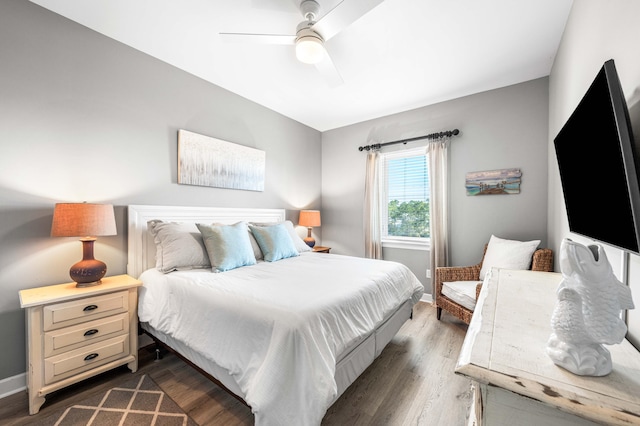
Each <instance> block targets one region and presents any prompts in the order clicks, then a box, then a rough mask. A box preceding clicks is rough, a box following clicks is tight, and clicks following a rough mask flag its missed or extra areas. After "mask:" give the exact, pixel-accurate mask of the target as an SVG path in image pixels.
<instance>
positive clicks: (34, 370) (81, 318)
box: [20, 275, 142, 414]
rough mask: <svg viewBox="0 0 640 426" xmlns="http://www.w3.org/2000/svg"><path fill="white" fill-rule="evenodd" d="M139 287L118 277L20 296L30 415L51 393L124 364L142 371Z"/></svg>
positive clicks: (39, 290) (65, 285) (133, 369)
mask: <svg viewBox="0 0 640 426" xmlns="http://www.w3.org/2000/svg"><path fill="white" fill-rule="evenodd" d="M140 285H142V283H141V282H140V281H138V280H136V279H135V278H132V277H130V276H129V275H117V276H113V277H105V278H103V279H102V284H100V285H98V286H95V287H85V288H77V287H76V283H75V282H72V283H66V284H59V285H52V286H47V287H38V288H31V289H26V290H21V291H20V306H21V307H22V308H25V309H26V311H25V314H26V328H27V363H28V364H27V388H28V392H29V414H36V413H37V412H38V411H39V410H40V407H41V406H42V404H44V402H45V396H46V395H48V394H50V393H51V392H54V391H57V390H59V389H62V388H64V387H66V386H69V385H71V384H73V383H77V382H79V381H81V380H84V379H87V378H89V377H92V376H95V375H96V374H99V373H102V372H105V371H107V370H111V369H112V368H115V367H119V366H121V365H124V364H127V367H129V369H130V370H131V371H132V372H135V371H136V370H137V369H138V333H137V330H138V312H137V308H138V287H139V286H140Z"/></svg>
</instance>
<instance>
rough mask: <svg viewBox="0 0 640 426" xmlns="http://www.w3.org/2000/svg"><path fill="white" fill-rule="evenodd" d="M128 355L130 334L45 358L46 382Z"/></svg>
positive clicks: (55, 380) (49, 382)
mask: <svg viewBox="0 0 640 426" xmlns="http://www.w3.org/2000/svg"><path fill="white" fill-rule="evenodd" d="M127 355H129V335H128V334H126V335H123V336H118V337H114V338H113V339H109V340H105V341H104V342H99V343H95V344H93V345H90V346H85V347H83V348H80V349H76V350H73V351H70V352H65V353H63V354H60V355H57V356H53V357H49V358H45V360H44V383H45V384H47V385H48V384H51V383H54V382H57V381H58V380H62V379H64V378H67V377H71V376H73V375H76V374H78V373H81V372H83V371H87V370H90V369H92V368H96V367H98V366H100V365H102V364H106V363H108V362H111V361H115V360H117V359H118V358H122V357H125V356H127Z"/></svg>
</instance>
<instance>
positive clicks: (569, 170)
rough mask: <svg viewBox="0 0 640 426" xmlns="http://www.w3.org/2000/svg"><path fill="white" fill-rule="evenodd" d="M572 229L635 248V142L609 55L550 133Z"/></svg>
mask: <svg viewBox="0 0 640 426" xmlns="http://www.w3.org/2000/svg"><path fill="white" fill-rule="evenodd" d="M554 145H555V150H556V158H557V160H558V168H559V169H560V180H561V182H562V190H563V193H564V200H565V204H566V207H567V216H568V219H569V229H570V230H571V232H574V233H576V234H580V235H583V236H585V237H588V238H591V239H594V240H598V241H599V242H602V243H605V244H610V245H612V246H615V247H618V248H621V249H624V250H627V251H630V252H633V253H639V251H640V243H639V241H640V234H639V233H638V225H639V224H640V221H639V216H640V190H639V182H638V175H637V171H638V170H639V169H640V168H639V167H638V157H637V148H636V145H635V141H634V139H633V131H632V124H631V121H630V119H629V111H628V109H627V103H626V100H625V98H624V94H623V92H622V87H621V85H620V80H619V79H618V74H617V71H616V68H615V64H614V61H613V60H608V61H607V62H605V63H604V65H603V66H602V69H601V70H600V72H598V75H597V76H596V78H595V80H594V81H593V83H592V84H591V86H590V87H589V90H588V91H587V93H586V94H585V95H584V97H583V98H582V100H581V101H580V103H579V104H578V106H577V107H576V109H575V111H574V112H573V113H572V114H571V116H570V117H569V119H568V120H567V122H566V123H565V125H564V127H563V128H562V130H560V132H559V133H558V135H557V136H556V138H555V139H554Z"/></svg>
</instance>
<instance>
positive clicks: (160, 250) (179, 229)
mask: <svg viewBox="0 0 640 426" xmlns="http://www.w3.org/2000/svg"><path fill="white" fill-rule="evenodd" d="M147 229H148V230H149V233H150V234H151V236H152V237H153V241H154V242H155V243H156V269H158V270H159V271H161V272H164V273H167V272H171V271H176V270H182V269H202V268H211V262H210V261H209V256H208V254H207V250H206V249H205V246H204V241H203V239H202V235H201V234H200V232H198V229H197V228H196V226H195V225H194V224H190V223H175V222H163V221H161V220H150V221H148V222H147Z"/></svg>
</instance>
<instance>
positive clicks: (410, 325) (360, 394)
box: [0, 303, 471, 426]
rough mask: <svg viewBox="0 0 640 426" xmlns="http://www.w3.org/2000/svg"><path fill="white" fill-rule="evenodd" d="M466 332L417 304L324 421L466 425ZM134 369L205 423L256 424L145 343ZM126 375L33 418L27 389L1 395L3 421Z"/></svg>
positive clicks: (18, 421) (25, 420)
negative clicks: (461, 358)
mask: <svg viewBox="0 0 640 426" xmlns="http://www.w3.org/2000/svg"><path fill="white" fill-rule="evenodd" d="M466 330H467V326H466V325H465V324H463V323H461V322H459V321H458V320H457V319H455V318H453V317H452V316H450V315H447V314H446V313H445V312H443V315H442V321H437V320H436V315H435V308H434V307H432V306H431V305H430V304H427V303H418V305H416V307H415V309H414V316H413V319H412V320H411V321H408V322H407V323H406V324H405V325H404V326H403V327H402V328H401V329H400V331H399V332H398V334H397V335H396V336H395V337H394V339H393V340H392V341H391V342H390V343H389V345H388V346H387V347H386V348H385V349H384V351H383V352H382V354H381V355H380V356H379V357H378V359H377V360H376V361H375V362H374V363H373V364H372V365H371V366H370V367H369V368H368V369H367V370H366V371H365V372H364V373H363V374H362V375H361V376H360V377H359V378H358V380H356V382H355V383H353V384H352V385H351V386H350V387H349V389H347V390H346V391H345V393H344V394H343V395H342V396H341V397H340V399H338V401H336V403H335V404H333V406H331V407H330V408H329V410H328V411H327V414H326V415H325V417H324V420H323V421H322V425H323V426H329V425H350V426H351V425H354V426H355V425H447V426H456V425H464V424H466V419H467V416H468V412H467V411H468V407H469V405H470V402H471V390H470V382H469V380H468V379H466V378H464V377H461V376H458V375H456V374H454V372H453V369H454V367H455V364H456V361H457V358H458V353H459V351H460V348H461V346H462V341H463V339H464V335H465V333H466ZM135 374H136V375H141V374H148V375H149V376H150V377H151V378H152V379H153V380H154V381H155V382H156V383H157V384H158V385H159V386H160V387H161V388H162V389H163V390H164V391H165V392H166V393H167V394H168V395H169V396H170V397H171V398H172V399H173V400H174V401H176V402H177V403H178V405H180V407H182V409H183V410H184V411H185V412H186V413H188V414H189V415H190V416H191V418H192V419H193V420H195V421H196V422H197V423H198V424H200V425H202V426H204V425H225V426H228V425H252V424H253V415H252V413H251V410H250V408H248V407H247V406H245V405H243V404H242V403H241V402H239V401H238V400H237V399H236V398H234V397H232V396H231V395H229V394H228V393H227V392H225V391H223V390H222V389H221V388H219V387H218V386H217V385H215V384H214V383H212V382H211V381H210V380H209V379H208V378H206V377H205V376H203V375H202V374H200V373H199V372H197V371H196V370H195V369H194V368H193V367H191V366H190V365H188V364H186V363H185V362H184V361H182V360H181V359H180V358H178V357H176V356H175V355H173V354H171V353H168V354H166V355H165V356H164V358H163V359H162V360H161V361H159V362H155V361H154V351H153V348H152V347H147V348H142V349H141V350H140V360H139V369H138V372H136V373H135ZM129 377H131V372H130V371H129V370H128V369H127V368H126V367H121V368H117V369H115V370H113V371H110V372H107V373H104V374H102V375H100V376H97V377H94V378H92V379H88V380H85V381H84V382H82V383H78V384H76V385H73V386H70V387H68V388H66V389H63V390H60V391H58V392H56V393H53V394H51V395H49V396H47V401H46V402H45V404H44V406H43V407H42V409H41V410H40V412H39V413H38V414H36V415H34V416H29V415H28V412H29V411H28V401H27V396H26V393H25V392H19V393H17V394H14V395H11V396H8V397H6V398H4V399H2V400H0V424H2V425H37V424H38V420H39V419H43V418H45V417H48V416H49V415H51V414H52V413H53V412H54V411H56V410H58V409H60V408H63V407H67V406H70V405H73V404H75V403H77V402H78V401H80V400H82V399H84V398H86V397H88V396H90V395H91V394H93V393H98V392H103V391H105V390H107V389H110V388H112V387H114V386H117V384H118V383H119V382H121V381H122V380H123V379H125V378H129Z"/></svg>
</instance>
